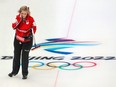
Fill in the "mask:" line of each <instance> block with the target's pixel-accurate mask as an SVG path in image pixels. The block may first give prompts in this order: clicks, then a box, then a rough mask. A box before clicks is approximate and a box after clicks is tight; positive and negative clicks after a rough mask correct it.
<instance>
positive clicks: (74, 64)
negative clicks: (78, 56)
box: [73, 61, 97, 68]
mask: <svg viewBox="0 0 116 87" xmlns="http://www.w3.org/2000/svg"><path fill="white" fill-rule="evenodd" d="M78 63H79V64H80V63H89V64H92V65H90V66H83V68H89V67H94V66H96V65H97V64H96V63H95V62H90V61H80V62H75V63H73V66H75V67H78V66H77V65H76V64H78Z"/></svg>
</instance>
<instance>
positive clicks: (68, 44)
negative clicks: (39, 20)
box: [31, 38, 99, 55]
mask: <svg viewBox="0 0 116 87" xmlns="http://www.w3.org/2000/svg"><path fill="white" fill-rule="evenodd" d="M46 40H47V42H44V43H38V44H36V46H37V47H44V48H45V49H44V50H45V51H48V52H52V53H57V54H64V55H68V54H72V53H73V52H67V51H60V50H61V49H66V48H72V47H75V46H96V45H99V43H98V42H96V41H75V40H73V39H66V38H51V39H46ZM31 50H36V47H35V46H34V45H33V46H32V49H31Z"/></svg>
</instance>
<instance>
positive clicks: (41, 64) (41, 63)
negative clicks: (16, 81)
mask: <svg viewBox="0 0 116 87" xmlns="http://www.w3.org/2000/svg"><path fill="white" fill-rule="evenodd" d="M29 63H40V65H39V66H36V67H41V66H43V65H44V63H43V62H38V61H31V62H29ZM28 67H33V66H28Z"/></svg>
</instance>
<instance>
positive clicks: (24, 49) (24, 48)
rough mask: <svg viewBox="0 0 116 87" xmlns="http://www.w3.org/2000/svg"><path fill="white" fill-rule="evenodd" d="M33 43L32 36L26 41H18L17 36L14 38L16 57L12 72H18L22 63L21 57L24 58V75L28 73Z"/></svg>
mask: <svg viewBox="0 0 116 87" xmlns="http://www.w3.org/2000/svg"><path fill="white" fill-rule="evenodd" d="M32 44H33V40H32V38H31V41H30V42H25V43H22V42H20V41H18V40H17V39H16V38H15V39H14V59H13V70H12V73H14V74H18V72H19V69H20V64H21V63H20V59H21V58H22V61H21V62H22V75H28V63H29V60H28V57H29V52H30V49H31V47H32Z"/></svg>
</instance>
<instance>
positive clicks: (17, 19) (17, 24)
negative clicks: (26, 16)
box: [12, 15, 22, 29]
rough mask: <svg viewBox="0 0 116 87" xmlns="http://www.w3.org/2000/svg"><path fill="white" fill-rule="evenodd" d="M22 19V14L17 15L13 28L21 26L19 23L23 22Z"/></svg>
mask: <svg viewBox="0 0 116 87" xmlns="http://www.w3.org/2000/svg"><path fill="white" fill-rule="evenodd" d="M21 21H22V19H21V17H20V15H17V16H16V18H15V22H14V23H12V28H13V29H16V28H17V27H18V26H19V24H20V23H21Z"/></svg>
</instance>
